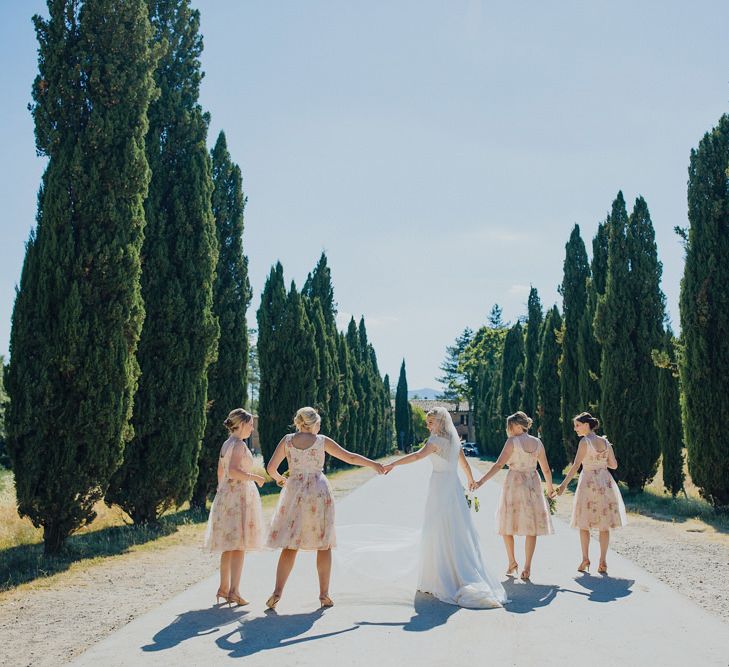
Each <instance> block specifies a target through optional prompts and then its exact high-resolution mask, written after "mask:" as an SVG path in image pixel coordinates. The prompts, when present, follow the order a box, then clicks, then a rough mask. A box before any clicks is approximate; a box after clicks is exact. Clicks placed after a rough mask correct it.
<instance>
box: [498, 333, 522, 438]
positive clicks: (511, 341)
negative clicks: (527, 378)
mask: <svg viewBox="0 0 729 667" xmlns="http://www.w3.org/2000/svg"><path fill="white" fill-rule="evenodd" d="M520 368H521V371H520V370H519V369H520ZM523 374H524V335H523V327H522V326H521V324H520V323H519V322H517V323H516V324H515V325H514V326H513V327H511V329H509V332H508V333H507V334H506V339H505V340H504V353H503V356H502V358H501V388H500V394H499V396H500V398H499V406H500V407H499V422H500V423H501V424H502V425H503V423H504V419H506V417H508V416H509V415H510V414H512V413H513V412H516V411H517V410H520V409H521V387H520V386H516V387H515V384H518V383H520V381H521V379H522V378H523Z"/></svg>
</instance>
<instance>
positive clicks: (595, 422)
mask: <svg viewBox="0 0 729 667" xmlns="http://www.w3.org/2000/svg"><path fill="white" fill-rule="evenodd" d="M573 421H576V422H580V424H588V425H589V426H590V428H591V429H592V430H593V431H594V430H595V429H597V428H599V426H600V420H599V419H598V418H597V417H593V416H592V415H591V414H590V413H589V412H580V414H579V415H577V416H576V417H575V418H574V420H573Z"/></svg>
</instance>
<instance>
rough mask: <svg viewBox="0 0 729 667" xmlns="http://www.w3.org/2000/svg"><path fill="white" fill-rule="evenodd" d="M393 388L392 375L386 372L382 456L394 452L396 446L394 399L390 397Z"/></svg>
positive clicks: (383, 401)
mask: <svg viewBox="0 0 729 667" xmlns="http://www.w3.org/2000/svg"><path fill="white" fill-rule="evenodd" d="M391 394H392V389H391V388H390V376H389V374H385V379H384V380H383V382H382V404H383V411H384V415H385V426H384V430H383V436H384V437H383V441H382V454H381V455H382V456H385V455H387V454H389V453H390V452H392V449H393V447H394V446H395V425H394V423H393V417H394V413H393V410H392V399H391V398H390V396H391Z"/></svg>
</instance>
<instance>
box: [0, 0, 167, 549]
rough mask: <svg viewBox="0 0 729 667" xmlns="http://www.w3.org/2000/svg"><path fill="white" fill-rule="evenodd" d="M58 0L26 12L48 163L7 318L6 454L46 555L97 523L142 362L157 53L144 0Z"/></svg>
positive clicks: (24, 512)
mask: <svg viewBox="0 0 729 667" xmlns="http://www.w3.org/2000/svg"><path fill="white" fill-rule="evenodd" d="M79 5H80V3H79V2H77V1H72V0H65V1H64V0H52V1H50V2H49V3H48V8H49V11H50V18H49V19H43V18H41V17H40V16H35V17H34V18H33V21H34V24H35V29H36V35H37V37H38V41H39V45H40V46H39V50H38V65H39V73H38V76H37V77H36V79H35V82H34V84H33V105H32V107H31V110H32V113H33V119H34V121H35V134H36V148H37V151H38V153H39V154H41V155H44V156H46V157H47V158H48V165H47V167H46V171H45V173H44V175H43V182H42V185H41V189H40V193H39V195H38V217H37V223H38V224H37V227H36V229H35V231H34V232H32V233H31V236H30V240H29V241H28V245H27V250H26V256H25V261H24V264H23V270H22V276H21V281H20V288H19V290H18V293H17V299H16V302H15V308H14V312H13V323H12V332H11V337H10V353H11V359H10V366H9V369H8V373H7V390H8V393H9V395H10V399H11V402H10V405H9V407H8V411H7V415H6V419H7V435H8V449H9V453H10V455H11V458H12V461H13V467H14V470H15V483H16V493H17V498H18V512H19V513H20V515H21V516H27V517H29V518H30V520H31V521H32V522H33V524H34V525H35V526H43V539H44V542H45V550H46V552H47V553H56V552H58V551H59V550H60V548H61V547H62V545H63V542H64V540H65V539H66V537H67V536H68V535H70V534H71V533H72V532H74V531H75V530H77V529H78V528H80V527H81V526H83V525H85V524H87V523H89V522H91V521H93V519H94V517H95V516H96V515H95V512H94V510H93V506H94V504H95V503H96V502H98V501H99V500H100V499H101V498H102V496H103V495H104V492H105V490H106V487H107V485H108V482H109V478H110V477H111V475H112V473H113V472H114V470H115V469H116V468H117V467H118V466H119V464H120V462H121V458H122V453H123V450H124V443H125V442H126V441H128V440H129V438H130V437H131V435H132V429H131V427H130V424H129V420H130V417H131V411H132V401H133V395H134V389H135V388H136V382H137V377H138V374H139V367H138V365H137V362H136V360H135V351H136V349H137V344H138V341H139V335H140V330H141V327H142V321H143V319H144V306H143V303H142V299H141V294H140V284H139V278H140V250H141V247H142V238H143V230H144V209H143V202H144V197H145V196H146V193H147V186H148V183H149V168H148V164H147V159H146V157H145V154H144V141H145V133H146V130H147V109H148V106H149V102H150V99H151V97H152V95H153V91H154V82H153V77H152V73H153V71H154V67H155V60H156V54H155V53H154V52H153V50H152V49H151V27H150V24H149V20H148V17H147V11H146V5H145V3H144V2H142V0H123V1H122V0H87V1H86V2H85V3H84V4H83V6H81V8H80V10H79Z"/></svg>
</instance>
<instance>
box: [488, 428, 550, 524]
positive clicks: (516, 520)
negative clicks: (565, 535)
mask: <svg viewBox="0 0 729 667" xmlns="http://www.w3.org/2000/svg"><path fill="white" fill-rule="evenodd" d="M525 441H526V442H529V450H532V448H533V451H527V450H525V449H524V447H523V444H524V442H525ZM512 443H513V447H514V448H513V450H512V453H511V457H510V458H509V461H508V463H507V465H508V466H509V472H508V473H507V474H506V480H504V486H503V487H501V498H500V499H499V504H498V506H497V508H496V532H497V533H498V534H499V535H551V534H552V533H554V527H553V526H552V518H551V517H550V516H549V507H548V506H547V501H546V499H545V497H544V492H543V491H542V480H541V478H540V477H539V473H538V472H537V457H538V456H539V451H540V450H541V448H543V447H544V445H543V444H542V441H541V440H540V439H539V438H535V437H533V436H530V435H519V436H516V437H514V438H512Z"/></svg>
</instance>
